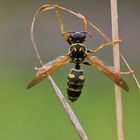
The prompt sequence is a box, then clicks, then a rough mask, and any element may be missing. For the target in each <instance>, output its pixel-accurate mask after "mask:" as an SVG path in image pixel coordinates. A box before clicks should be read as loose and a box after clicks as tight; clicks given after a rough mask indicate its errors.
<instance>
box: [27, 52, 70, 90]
mask: <svg viewBox="0 0 140 140" xmlns="http://www.w3.org/2000/svg"><path fill="white" fill-rule="evenodd" d="M69 62H70V57H69V55H65V56H60V57H58V58H57V59H55V60H53V61H51V62H48V63H46V64H45V65H43V66H42V67H41V68H39V71H38V72H37V75H36V77H35V78H34V79H33V80H32V81H31V82H30V83H29V84H28V85H27V89H29V88H31V87H32V86H34V85H36V84H37V83H39V82H40V81H41V80H43V79H45V78H46V77H47V76H48V75H49V74H51V73H52V72H54V71H55V70H57V69H58V68H60V67H62V66H63V65H65V64H67V63H69Z"/></svg>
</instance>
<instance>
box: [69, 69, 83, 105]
mask: <svg viewBox="0 0 140 140" xmlns="http://www.w3.org/2000/svg"><path fill="white" fill-rule="evenodd" d="M84 81H85V78H84V75H83V70H82V69H79V70H77V69H71V71H70V73H69V75H68V82H67V86H68V87H67V94H68V99H69V100H71V101H72V102H73V101H76V100H77V99H78V97H79V96H80V94H81V90H82V88H83V85H84Z"/></svg>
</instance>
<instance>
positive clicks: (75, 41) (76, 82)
mask: <svg viewBox="0 0 140 140" xmlns="http://www.w3.org/2000/svg"><path fill="white" fill-rule="evenodd" d="M43 10H44V9H43ZM56 15H57V17H58V20H59V22H60V25H61V29H62V36H63V38H64V39H65V40H66V41H67V42H68V44H69V46H70V47H69V50H68V53H66V54H65V55H63V56H60V57H58V58H56V59H55V60H53V61H51V62H48V63H46V64H45V65H43V66H42V67H41V68H38V72H37V75H36V77H35V78H34V79H33V80H32V81H31V82H30V83H29V84H28V86H27V88H28V89H29V88H31V87H33V86H34V85H36V84H37V83H39V82H40V81H41V80H43V79H45V78H46V77H47V76H48V75H50V74H52V73H53V72H54V71H56V70H57V69H58V68H60V67H62V66H64V65H66V64H68V63H73V64H74V67H73V68H72V69H71V70H70V72H69V74H68V81H67V94H68V99H69V100H70V101H72V102H74V101H76V100H77V99H78V97H79V96H80V94H81V92H82V89H83V86H84V81H85V77H84V72H83V68H82V64H84V65H89V66H91V67H93V68H96V69H97V70H98V71H100V72H101V73H103V74H104V75H106V76H107V77H108V78H109V79H111V80H112V81H113V82H114V83H115V84H117V85H118V86H119V87H121V88H122V89H124V90H125V91H127V92H128V91H129V87H128V85H127V84H126V82H125V81H124V80H123V79H122V78H121V76H120V74H119V73H118V72H115V70H113V69H112V68H110V67H107V66H105V65H104V63H103V62H102V61H101V60H99V59H98V58H97V57H95V56H94V55H92V54H94V53H96V52H98V51H99V50H101V49H102V48H104V47H106V46H109V45H113V44H116V43H119V42H120V41H119V40H118V41H112V42H109V43H107V44H102V45H101V46H99V47H97V48H96V49H94V50H90V49H87V47H86V46H85V44H84V42H85V41H86V37H87V36H89V37H91V34H90V33H89V32H87V31H81V32H64V29H63V24H62V21H61V19H60V16H59V15H58V11H57V10H56Z"/></svg>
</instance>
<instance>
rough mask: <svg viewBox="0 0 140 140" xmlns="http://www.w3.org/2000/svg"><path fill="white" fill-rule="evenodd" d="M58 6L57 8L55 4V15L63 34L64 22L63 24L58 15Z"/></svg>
mask: <svg viewBox="0 0 140 140" xmlns="http://www.w3.org/2000/svg"><path fill="white" fill-rule="evenodd" d="M58 8H59V7H58V6H55V12H56V17H57V19H58V22H59V24H60V28H61V34H62V35H63V33H64V24H63V22H62V19H61V17H60V15H59V11H58Z"/></svg>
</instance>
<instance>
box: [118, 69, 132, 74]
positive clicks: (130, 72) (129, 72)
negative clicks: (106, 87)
mask: <svg viewBox="0 0 140 140" xmlns="http://www.w3.org/2000/svg"><path fill="white" fill-rule="evenodd" d="M133 73H134V71H133V70H130V71H127V72H120V74H121V75H128V74H133Z"/></svg>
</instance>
